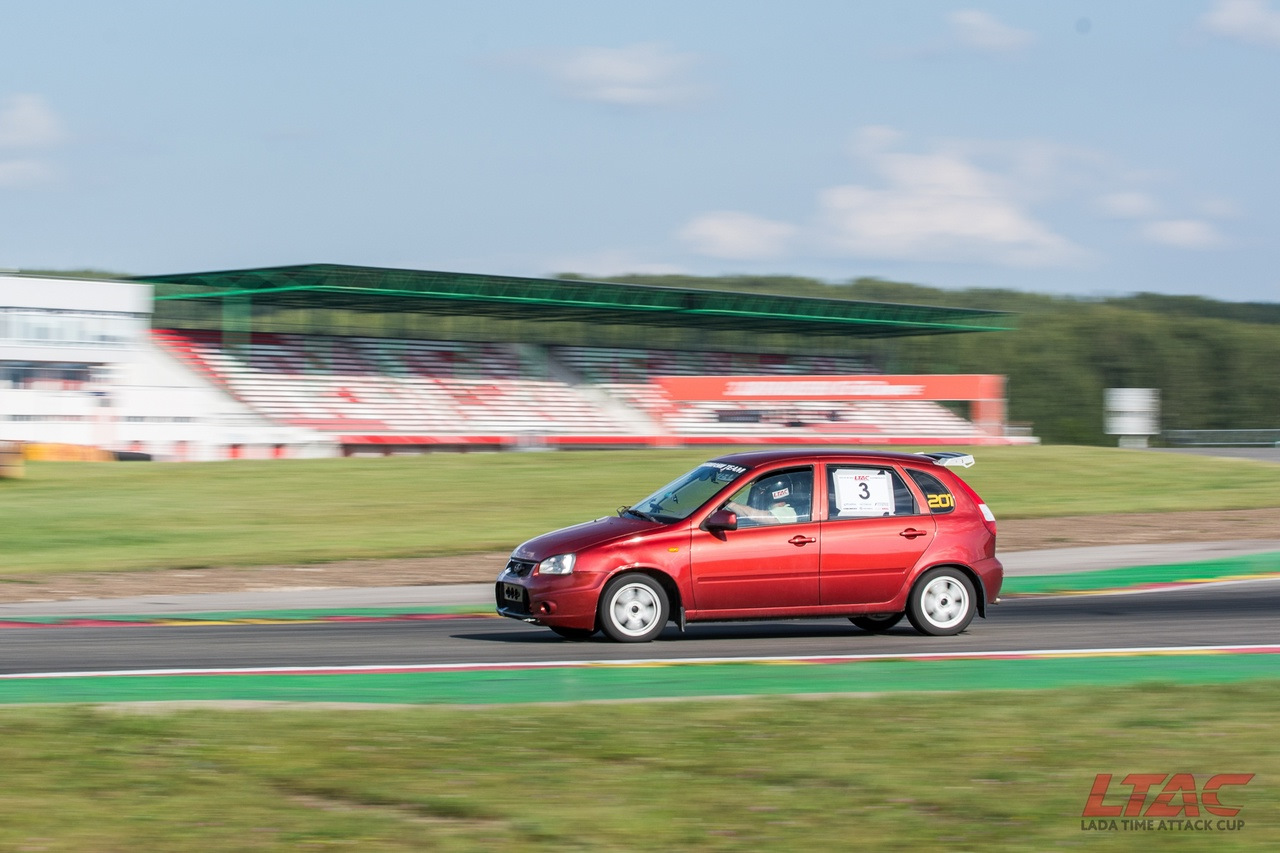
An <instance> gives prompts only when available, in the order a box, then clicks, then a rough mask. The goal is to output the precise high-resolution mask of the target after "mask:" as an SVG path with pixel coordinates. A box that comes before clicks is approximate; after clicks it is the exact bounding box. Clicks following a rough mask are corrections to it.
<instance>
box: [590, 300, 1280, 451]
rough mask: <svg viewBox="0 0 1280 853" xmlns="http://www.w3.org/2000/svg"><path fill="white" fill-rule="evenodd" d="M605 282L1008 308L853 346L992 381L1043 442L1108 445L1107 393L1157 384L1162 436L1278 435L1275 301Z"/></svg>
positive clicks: (898, 368) (901, 362)
mask: <svg viewBox="0 0 1280 853" xmlns="http://www.w3.org/2000/svg"><path fill="white" fill-rule="evenodd" d="M568 277H572V276H568ZM607 280H608V281H616V282H622V283H632V284H649V285H660V286H665V287H706V288H714V289H716V290H728V291H739V292H757V293H781V294H787V295H792V296H805V297H820V298H826V299H832V298H836V299H855V300H862V301H868V302H893V303H898V304H908V305H945V306H948V307H955V308H985V309H997V310H1001V311H1010V312H1013V314H1014V316H1013V317H1012V318H1011V319H1012V320H1013V323H1012V325H1014V326H1016V329H1015V330H1014V331H1006V332H986V333H980V334H963V335H940V336H937V337H922V338H897V339H893V340H884V341H870V342H860V343H859V344H858V346H859V347H860V348H861V349H862V350H863V351H865V352H866V353H867V354H869V355H870V356H872V357H873V358H874V359H875V362H876V363H877V364H878V365H879V366H880V367H881V368H882V369H883V370H884V371H885V372H886V373H999V374H1003V375H1004V376H1006V377H1008V385H1007V389H1006V390H1007V393H1008V397H1009V421H1010V422H1011V423H1013V424H1027V425H1029V426H1030V427H1031V429H1032V431H1033V433H1034V434H1035V435H1037V436H1039V437H1040V438H1041V439H1042V440H1043V441H1045V442H1046V443H1053V444H1112V445H1113V444H1115V443H1116V439H1115V437H1114V436H1107V435H1106V434H1105V432H1104V424H1103V390H1104V389H1106V388H1113V387H1116V388H1119V387H1128V388H1159V389H1160V396H1161V425H1162V427H1163V428H1164V429H1166V430H1175V429H1277V428H1280V303H1237V302H1218V301H1215V300H1212V299H1206V298H1203V297H1198V296H1165V295H1161V294H1153V293H1139V294H1135V295H1131V296H1123V297H1107V298H1102V297H1099V298H1075V297H1065V296H1046V295H1041V294H1032V293H1022V292H1018V291H1011V290H981V289H974V290H958V291H957V290H942V289H938V288H931V287H923V286H920V285H913V284H903V283H899V282H890V281H882V280H879V279H866V278H863V279H857V280H854V281H851V282H849V283H847V284H827V283H824V282H821V281H817V280H815V279H806V278H797V277H789V276H769V277H749V276H723V277H716V278H701V277H687V276H636V275H630V276H619V277H615V278H611V279H607Z"/></svg>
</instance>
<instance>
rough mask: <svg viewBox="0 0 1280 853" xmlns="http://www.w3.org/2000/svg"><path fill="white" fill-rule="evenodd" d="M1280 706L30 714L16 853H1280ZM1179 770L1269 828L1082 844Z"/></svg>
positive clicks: (1246, 693) (1257, 699)
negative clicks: (1113, 807)
mask: <svg viewBox="0 0 1280 853" xmlns="http://www.w3.org/2000/svg"><path fill="white" fill-rule="evenodd" d="M1278 702H1280V682H1275V681H1272V682H1253V683H1249V684H1241V685H1228V686H1217V687H1211V688H1196V687H1190V688H1188V687H1183V688H1177V689H1174V688H1171V687H1165V686H1160V685H1154V686H1152V685H1148V686H1143V687H1127V688H1107V689H1082V690H1076V691H1070V692H1068V691H1039V692H1037V691H1029V692H1021V693H1018V694H1017V696H1016V699H1014V698H1012V697H1011V696H1010V695H1009V694H1003V693H999V692H988V693H964V694H949V695H948V696H947V697H946V698H945V699H941V698H938V697H936V696H930V695H910V696H896V697H892V698H875V697H873V698H865V699H857V698H840V699H822V700H797V699H783V698H762V699H751V700H742V701H730V702H723V701H721V702H692V703H684V704H679V705H675V704H669V703H662V704H650V703H634V704H620V705H617V704H615V705H588V706H564V707H552V708H537V709H534V708H527V707H526V708H511V707H507V708H503V709H500V710H498V709H474V708H470V709H408V710H388V711H382V712H377V713H363V714H353V713H349V712H348V713H341V712H335V711H323V710H307V711H289V710H285V711H273V712H270V713H267V712H259V711H220V710H209V709H203V708H202V709H200V710H191V711H174V712H169V713H161V714H134V713H123V712H120V711H118V710H108V709H94V708H88V707H80V708H66V709H48V708H42V709H38V710H37V709H32V710H23V709H6V710H3V711H0V734H2V735H3V736H0V762H2V766H4V768H5V780H6V782H5V793H4V796H3V797H0V848H3V849H9V850H21V849H29V850H36V849H39V850H51V851H63V850H86V849H94V850H126V849H147V850H190V849H193V848H202V849H236V850H298V849H302V850H306V849H326V850H361V851H369V850H374V851H383V850H387V851H394V850H481V849H483V850H491V849H504V848H507V849H522V850H534V851H536V850H555V851H564V850H629V851H643V850H661V851H669V850H688V849H698V850H787V851H792V850H819V849H830V850H842V849H847V848H848V847H849V846H850V844H851V843H852V842H851V839H856V842H857V846H858V847H860V848H869V849H888V850H908V849H949V850H978V849H981V850H1035V849H1041V850H1042V849H1048V848H1051V847H1058V846H1085V847H1087V848H1088V849H1102V850H1128V849H1133V848H1134V847H1136V846H1138V845H1142V846H1144V847H1149V848H1150V847H1154V848H1164V847H1176V848H1177V849H1180V850H1215V851H1217V850H1232V849H1240V850H1244V849H1249V850H1260V849H1275V848H1276V846H1277V845H1278V844H1280V806H1277V802H1280V788H1278V787H1277V779H1280V751H1277V750H1275V749H1273V748H1268V747H1266V746H1265V744H1268V743H1273V742H1274V741H1275V740H1276V738H1277V736H1278V735H1280V722H1278V721H1277V718H1276V715H1275V710H1274V709H1275V707H1276V704H1277V703H1278ZM1260 745H1262V746H1260ZM1177 772H1184V773H1193V774H1195V778H1196V780H1197V784H1199V785H1203V784H1204V782H1205V781H1207V779H1208V778H1209V776H1211V775H1213V774H1217V773H1252V774H1255V776H1254V779H1253V780H1252V781H1251V782H1250V783H1249V784H1247V785H1246V786H1243V787H1236V788H1233V789H1230V790H1229V791H1228V790H1227V789H1224V791H1223V794H1222V800H1223V802H1224V804H1227V805H1230V806H1232V807H1238V808H1240V813H1239V815H1238V816H1237V819H1239V820H1243V821H1244V825H1243V827H1242V828H1240V829H1236V830H1233V831H1231V830H1213V829H1211V830H1208V831H1200V832H1186V831H1176V830H1169V829H1166V830H1164V831H1160V830H1153V831H1146V832H1124V831H1116V832H1110V831H1098V830H1088V829H1083V828H1082V818H1081V812H1082V810H1083V808H1084V806H1085V802H1086V799H1087V797H1088V795H1089V790H1090V787H1091V785H1092V784H1093V781H1094V778H1095V776H1096V775H1097V774H1099V773H1110V774H1113V776H1114V777H1115V779H1116V782H1115V783H1113V786H1112V787H1113V790H1112V791H1111V793H1110V794H1109V799H1108V802H1109V803H1123V802H1124V800H1123V798H1122V793H1123V794H1127V793H1128V789H1121V788H1120V787H1119V780H1121V779H1123V777H1124V776H1125V775H1127V774H1129V773H1152V774H1172V773H1177ZM1157 789H1158V788H1157ZM1154 797H1155V793H1154V792H1153V793H1152V794H1151V796H1150V797H1149V798H1148V803H1150V802H1151V801H1152V800H1153V799H1154ZM1177 802H1178V803H1179V804H1181V803H1182V802H1184V801H1183V800H1182V799H1181V795H1180V796H1179V798H1178V801H1177Z"/></svg>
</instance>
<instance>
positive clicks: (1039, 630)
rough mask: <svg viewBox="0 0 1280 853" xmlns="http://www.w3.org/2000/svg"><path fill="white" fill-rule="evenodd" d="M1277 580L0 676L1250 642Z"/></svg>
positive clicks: (238, 649) (301, 639) (452, 628)
mask: <svg viewBox="0 0 1280 853" xmlns="http://www.w3.org/2000/svg"><path fill="white" fill-rule="evenodd" d="M1277 612H1280V580H1275V579H1270V580H1259V581H1245V582H1231V583H1220V584H1197V585H1193V586H1187V587H1181V588H1177V589H1168V590H1160V591H1150V592H1143V593H1139V594H1134V593H1129V594H1109V595H1088V596H1056V597H1044V598H1015V599H1009V600H1006V601H1005V602H1003V603H1002V604H1000V605H999V606H996V607H993V608H991V610H990V613H989V618H987V619H975V620H974V623H973V625H972V626H971V627H970V628H969V630H968V631H967V632H965V633H964V634H961V635H959V636H956V637H925V636H922V635H919V634H917V633H915V631H914V630H912V629H911V627H910V625H909V624H908V623H907V622H906V621H905V620H904V621H903V622H902V623H901V624H900V625H899V626H898V627H896V628H895V629H894V630H892V631H891V632H889V633H887V634H884V635H872V634H868V633H864V632H862V631H860V630H859V629H857V628H855V627H854V626H852V625H851V624H849V623H848V622H847V621H844V620H838V621H837V620H803V621H799V620H798V621H788V622H737V623H714V624H699V625H691V626H690V627H689V630H688V631H687V632H686V633H685V634H683V635H681V634H680V632H679V631H678V629H676V628H675V627H674V626H670V627H668V629H667V630H666V631H665V632H664V633H663V635H662V636H661V637H660V638H659V639H658V640H657V641H655V642H652V643H647V644H618V643H612V642H609V641H607V640H605V639H603V637H602V636H601V635H596V636H595V637H594V638H592V639H591V640H588V641H586V642H571V641H567V640H562V639H560V638H559V637H557V636H556V635H554V634H552V633H551V632H550V631H549V630H547V629H545V628H538V627H535V626H527V625H524V624H522V623H519V622H515V621H513V620H508V619H501V618H483V617H467V618H447V619H434V620H421V621H383V622H368V623H362V622H338V623H334V622H329V623H301V624H269V625H255V624H222V625H201V626H185V625H184V626H171V625H149V626H122V627H63V626H59V627H32V628H25V627H21V628H8V629H5V630H3V631H2V632H0V673H3V674H12V673H36V672H95V671H97V672H101V671H136V670H156V669H189V668H195V669H206V668H232V669H238V668H253V667H324V666H334V667H338V666H396V665H422V664H458V665H465V664H481V663H515V664H522V663H540V662H541V663H545V662H554V661H569V660H573V661H628V660H637V659H660V660H681V659H692V658H766V657H792V656H841V655H863V654H951V653H972V652H993V651H994V652H1027V651H1064V650H1084V649H1089V650H1106V649H1117V650H1119V649H1135V648H1142V649H1150V648H1178V647H1187V646H1249V645H1264V644H1275V643H1277V642H1280V620H1277V618H1276V613H1277Z"/></svg>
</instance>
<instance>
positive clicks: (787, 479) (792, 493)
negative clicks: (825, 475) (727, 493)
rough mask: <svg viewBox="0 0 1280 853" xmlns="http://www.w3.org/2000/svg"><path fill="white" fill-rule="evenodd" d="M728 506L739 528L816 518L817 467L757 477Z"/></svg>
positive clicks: (793, 522) (726, 505)
mask: <svg viewBox="0 0 1280 853" xmlns="http://www.w3.org/2000/svg"><path fill="white" fill-rule="evenodd" d="M724 508H725V509H728V510H731V511H732V512H735V513H737V515H738V526H739V527H756V526H761V525H768V524H798V523H800V522H805V521H811V520H812V519H813V469H812V468H809V467H805V468H793V469H789V470H786V471H773V472H771V473H769V474H765V475H764V476H762V477H757V478H756V479H755V480H752V481H751V482H750V483H748V484H747V485H745V486H743V487H742V488H741V489H738V491H736V492H734V493H733V496H732V497H730V498H729V500H728V502H727V503H725V505H724Z"/></svg>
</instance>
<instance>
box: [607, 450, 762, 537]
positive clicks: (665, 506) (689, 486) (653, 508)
mask: <svg viewBox="0 0 1280 853" xmlns="http://www.w3.org/2000/svg"><path fill="white" fill-rule="evenodd" d="M745 473H747V469H746V468H743V467H742V466H741V465H730V464H729V463H727V462H704V463H703V464H701V465H699V466H698V467H697V468H694V469H693V470H692V471H690V472H689V473H688V474H685V475H684V476H682V477H679V478H677V479H675V480H672V481H671V482H670V483H668V484H667V485H665V486H663V487H662V488H661V489H658V491H656V492H654V493H653V494H651V495H649V496H648V497H647V498H644V499H643V500H641V501H639V502H638V503H636V504H633V505H632V506H630V507H627V508H626V509H625V510H624V512H625V513H630V514H632V515H638V516H640V517H641V518H647V519H650V520H651V521H661V522H664V523H668V524H669V523H671V522H673V521H680V520H682V519H685V518H688V517H689V516H690V515H692V514H693V511H694V510H696V509H697V508H698V507H700V506H702V505H703V504H704V503H706V502H707V500H708V499H709V498H710V497H711V496H712V495H714V494H715V493H716V492H718V491H720V490H721V489H723V488H724V487H725V486H727V485H728V484H730V483H732V482H733V481H735V480H737V479H738V478H739V477H741V476H742V475H743V474H745Z"/></svg>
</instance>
